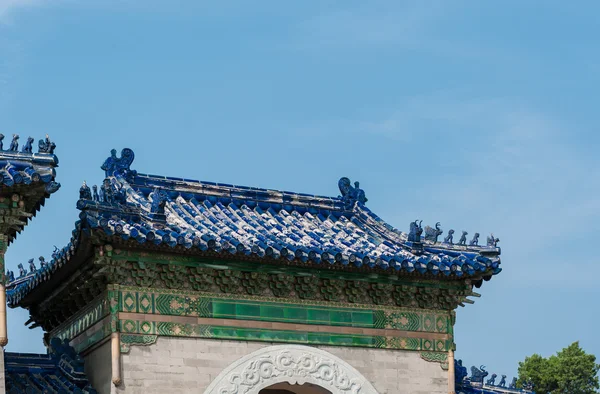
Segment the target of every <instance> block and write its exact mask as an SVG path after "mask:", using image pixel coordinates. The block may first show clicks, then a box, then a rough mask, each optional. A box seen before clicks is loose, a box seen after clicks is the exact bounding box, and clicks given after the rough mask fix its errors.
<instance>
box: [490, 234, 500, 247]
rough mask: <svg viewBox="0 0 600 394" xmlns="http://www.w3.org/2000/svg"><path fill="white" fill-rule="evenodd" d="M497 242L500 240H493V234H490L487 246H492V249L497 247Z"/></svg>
mask: <svg viewBox="0 0 600 394" xmlns="http://www.w3.org/2000/svg"><path fill="white" fill-rule="evenodd" d="M498 242H500V238H495V237H494V234H491V235H490V236H489V237H488V238H487V246H493V247H494V248H496V247H498Z"/></svg>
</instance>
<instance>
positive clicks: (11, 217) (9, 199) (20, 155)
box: [0, 134, 60, 243]
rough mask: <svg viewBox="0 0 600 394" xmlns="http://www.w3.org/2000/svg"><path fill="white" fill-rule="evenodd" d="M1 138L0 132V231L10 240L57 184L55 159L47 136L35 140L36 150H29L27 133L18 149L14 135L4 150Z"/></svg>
mask: <svg viewBox="0 0 600 394" xmlns="http://www.w3.org/2000/svg"><path fill="white" fill-rule="evenodd" d="M3 140H4V135H2V134H0V208H3V210H2V216H3V219H2V220H1V221H0V233H2V234H6V235H7V237H8V243H10V242H12V241H13V240H14V238H15V237H16V235H17V233H19V232H21V230H23V227H24V226H25V225H26V224H27V221H28V220H29V219H30V218H32V217H33V216H35V214H36V212H37V211H38V210H39V209H40V207H41V206H43V205H44V201H45V199H46V198H48V197H49V196H50V194H52V193H54V192H55V191H57V190H58V189H59V188H60V184H59V183H57V182H55V181H54V179H55V176H56V171H55V168H56V167H57V166H58V159H57V158H56V156H55V155H54V148H55V145H54V143H52V142H51V141H50V139H49V138H48V136H46V139H43V140H40V141H39V150H38V153H33V147H32V143H33V138H31V137H29V138H28V139H27V142H26V143H25V144H24V146H23V147H22V148H21V149H19V136H18V135H16V134H15V135H14V136H13V140H12V142H11V144H10V146H9V149H8V150H4V144H3Z"/></svg>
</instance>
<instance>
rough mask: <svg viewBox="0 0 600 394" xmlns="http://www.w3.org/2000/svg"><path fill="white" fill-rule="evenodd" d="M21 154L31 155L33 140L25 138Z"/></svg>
mask: <svg viewBox="0 0 600 394" xmlns="http://www.w3.org/2000/svg"><path fill="white" fill-rule="evenodd" d="M21 152H23V153H33V138H32V137H29V138H27V142H26V143H25V145H23V149H22V150H21Z"/></svg>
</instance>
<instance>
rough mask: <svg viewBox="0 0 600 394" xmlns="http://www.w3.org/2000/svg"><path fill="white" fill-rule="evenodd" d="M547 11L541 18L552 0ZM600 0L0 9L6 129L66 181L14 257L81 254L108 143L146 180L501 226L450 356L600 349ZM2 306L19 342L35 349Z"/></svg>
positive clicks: (398, 217) (508, 365)
mask: <svg viewBox="0 0 600 394" xmlns="http://www.w3.org/2000/svg"><path fill="white" fill-rule="evenodd" d="M542 5H543V7H542ZM599 15H600V6H599V5H598V3H597V2H592V1H589V2H586V1H579V2H576V3H573V4H572V5H568V4H567V3H566V2H564V1H544V2H542V1H537V2H535V1H530V2H524V1H520V0H519V1H501V2H500V1H495V2H494V1H486V2H481V1H460V0H457V1H439V2H436V1H420V0H419V1H414V2H399V1H371V2H368V4H367V3H366V2H360V1H308V0H305V1H301V2H282V1H261V2H247V1H226V2H204V1H194V2H192V1H189V2H186V1H169V2H166V1H164V2H159V1H152V0H150V1H145V2H134V1H128V0H122V1H112V0H108V1H99V0H88V1H75V0H56V1H51V0H48V1H42V0H37V1H36V0H21V1H16V0H0V132H2V133H4V134H5V135H10V134H12V133H20V134H21V136H22V137H24V136H29V135H31V136H33V137H35V138H36V139H38V138H42V137H43V135H44V134H45V133H49V134H50V135H51V137H52V139H53V140H54V141H55V142H56V143H57V145H58V148H57V150H56V153H57V155H58V156H59V158H60V163H61V166H60V168H59V169H58V180H59V181H60V182H61V183H62V185H63V186H62V189H61V190H60V191H59V192H58V193H56V194H55V195H53V197H52V198H51V199H50V200H49V201H48V203H47V204H46V207H45V208H44V209H43V210H42V211H41V212H40V213H39V214H38V216H37V217H36V218H35V219H34V220H33V222H32V223H31V224H30V225H29V227H28V228H27V229H26V231H25V232H23V233H22V234H21V235H20V236H19V238H18V240H17V241H16V242H15V243H14V244H13V245H12V246H11V247H10V248H9V251H8V253H7V255H6V261H7V265H8V267H9V268H10V269H16V266H17V264H18V263H25V262H26V261H27V260H28V259H29V258H30V257H34V256H35V257H37V256H40V255H44V256H46V257H49V256H50V254H51V252H52V249H53V245H57V246H63V245H64V244H65V243H66V242H68V240H69V237H70V233H71V230H72V229H73V224H74V222H75V221H76V220H77V215H78V211H77V210H76V208H75V202H76V200H77V198H78V189H79V186H80V184H81V182H82V181H83V180H86V181H87V182H88V183H89V184H92V183H99V182H100V181H101V179H102V176H103V173H102V171H101V170H100V168H99V167H100V165H101V164H102V162H103V161H104V159H105V158H106V157H107V156H108V155H109V154H110V149H111V148H117V149H119V150H120V149H121V148H123V147H130V148H132V149H134V151H135V152H136V155H137V157H136V161H135V163H134V168H135V169H137V170H138V171H140V172H145V173H153V174H163V175H170V176H179V177H186V178H193V179H201V180H207V181H217V182H225V183H234V184H241V185H251V186H262V187H269V188H276V189H283V190H293V191H298V192H305V193H315V194H324V195H331V196H336V195H337V194H338V190H337V180H338V179H339V178H340V177H341V176H348V177H350V178H351V179H352V181H354V180H359V181H360V183H361V187H362V188H364V190H365V192H366V194H367V197H368V198H369V202H368V206H369V207H370V208H371V209H372V210H373V211H374V212H376V213H377V214H378V215H380V216H381V217H383V218H384V219H385V220H387V221H388V222H390V223H391V224H393V225H395V226H396V227H399V228H401V229H405V230H408V224H409V222H410V221H411V220H414V219H415V218H421V219H423V220H424V223H429V224H433V223H435V222H436V221H440V222H441V223H442V226H443V228H444V229H445V230H448V229H450V228H454V229H456V230H457V231H460V230H463V229H464V230H467V231H469V233H470V234H473V233H474V232H476V231H477V232H480V233H481V234H486V235H487V234H488V233H490V232H494V234H495V235H497V236H498V237H499V238H500V239H501V243H500V246H502V248H503V250H502V251H503V253H502V258H503V263H502V264H503V268H504V271H503V272H502V273H501V274H500V275H499V276H497V277H495V278H494V279H493V280H492V281H491V282H488V283H485V285H484V287H483V288H482V289H481V291H480V292H481V293H482V295H483V297H482V298H481V299H477V300H476V303H475V304H474V305H468V306H467V307H466V308H461V309H459V310H458V311H457V323H456V342H457V348H458V349H457V357H459V358H462V359H463V360H464V362H465V363H466V364H468V365H473V364H475V365H480V364H484V365H486V366H487V367H488V369H489V370H491V371H494V372H496V373H505V374H508V375H509V376H510V375H512V374H514V373H515V372H516V369H517V363H518V361H520V360H522V359H524V357H525V356H527V355H530V354H532V353H540V354H542V355H550V354H552V353H554V352H555V351H557V350H559V349H561V348H563V347H565V346H567V345H569V344H570V343H571V342H573V341H576V340H579V341H581V345H582V346H583V347H584V349H586V350H587V351H588V352H591V353H594V354H598V355H600V340H599V339H598V336H597V334H596V332H597V327H598V325H600V315H598V313H597V311H598V306H597V300H598V299H599V297H600V290H599V288H598V285H597V280H598V278H599V277H600V261H599V260H600V259H599V258H598V255H597V254H596V253H595V252H594V250H595V246H596V245H597V242H598V241H597V238H598V233H599V232H600V224H599V222H600V220H599V219H600V203H599V199H598V195H599V192H600V179H599V177H598V176H597V174H598V170H599V167H600V161H599V160H598V155H597V149H598V146H600V145H599V143H600V135H599V134H598V132H597V131H598V130H599V129H600V127H599V126H600V118H599V116H598V110H597V106H598V86H599V83H600V52H599V51H598V45H597V38H598V37H600V23H599V22H600V20H599V19H600V16H599ZM27 317H28V312H27V311H24V310H11V311H10V312H9V339H10V343H9V345H8V350H9V351H21V352H26V351H32V352H41V351H43V346H42V341H41V337H42V332H41V330H39V329H37V330H32V331H30V330H28V329H27V328H25V327H24V326H23V323H24V322H25V321H26V320H27Z"/></svg>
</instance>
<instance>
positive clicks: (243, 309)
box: [119, 288, 451, 334]
mask: <svg viewBox="0 0 600 394" xmlns="http://www.w3.org/2000/svg"><path fill="white" fill-rule="evenodd" d="M119 298H120V299H122V300H123V302H122V304H121V309H120V311H121V312H129V313H145V314H159V315H169V316H193V317H207V318H218V319H235V320H255V321H266V322H281V323H294V324H312V325H326V326H345V327H361V328H376V329H393V330H401V331H415V332H432V333H443V334H449V333H450V327H451V326H450V319H451V316H450V314H449V312H447V311H431V310H419V309H409V308H402V309H400V308H389V307H367V306H363V307H362V308H361V307H358V306H357V305H352V304H345V303H333V302H315V301H310V300H297V301H295V302H291V301H290V302H278V301H279V300H278V299H275V298H265V297H257V296H252V297H251V296H246V297H245V299H237V298H235V297H234V296H228V297H226V296H224V295H222V294H199V293H196V292H178V291H165V290H162V291H160V290H157V291H156V292H155V293H152V292H149V291H148V290H146V289H139V288H122V289H120V296H119Z"/></svg>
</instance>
